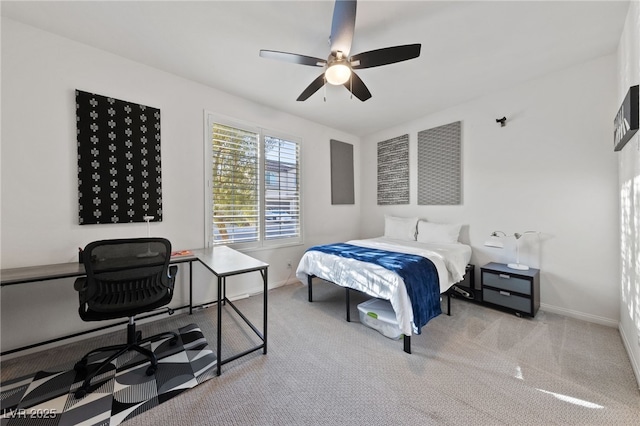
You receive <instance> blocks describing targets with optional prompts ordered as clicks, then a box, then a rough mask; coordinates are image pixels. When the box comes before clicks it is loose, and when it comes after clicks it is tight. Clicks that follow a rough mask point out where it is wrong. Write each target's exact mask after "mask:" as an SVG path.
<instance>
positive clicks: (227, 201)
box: [211, 123, 260, 244]
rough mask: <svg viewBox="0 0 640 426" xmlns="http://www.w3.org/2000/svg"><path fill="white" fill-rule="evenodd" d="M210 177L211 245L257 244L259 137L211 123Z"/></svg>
mask: <svg viewBox="0 0 640 426" xmlns="http://www.w3.org/2000/svg"><path fill="white" fill-rule="evenodd" d="M212 174H213V176H212V187H211V190H212V203H213V206H212V211H213V242H214V244H226V243H245V242H252V241H258V240H259V236H260V185H259V134H258V133H256V132H252V131H248V130H243V129H239V128H235V127H231V126H226V125H222V124H217V123H214V124H213V129H212Z"/></svg>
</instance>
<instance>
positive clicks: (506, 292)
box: [500, 291, 511, 296]
mask: <svg viewBox="0 0 640 426" xmlns="http://www.w3.org/2000/svg"><path fill="white" fill-rule="evenodd" d="M500 294H501V295H502V296H511V293H509V292H508V291H501V292H500Z"/></svg>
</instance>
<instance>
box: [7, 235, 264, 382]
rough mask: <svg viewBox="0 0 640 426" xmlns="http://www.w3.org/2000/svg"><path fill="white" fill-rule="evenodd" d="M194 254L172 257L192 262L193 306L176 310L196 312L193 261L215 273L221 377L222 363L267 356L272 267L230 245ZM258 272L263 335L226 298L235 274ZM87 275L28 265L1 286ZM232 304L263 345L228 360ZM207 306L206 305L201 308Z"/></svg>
mask: <svg viewBox="0 0 640 426" xmlns="http://www.w3.org/2000/svg"><path fill="white" fill-rule="evenodd" d="M190 251H191V252H192V253H193V254H192V255H181V256H175V257H172V258H171V262H170V263H171V264H177V263H189V305H186V306H180V307H177V308H173V309H183V308H189V314H191V313H192V312H193V308H194V305H193V262H195V261H198V262H200V263H201V264H202V265H203V266H204V267H205V268H207V269H208V270H209V271H211V272H212V273H213V274H214V275H215V276H216V277H217V279H218V296H217V300H216V301H215V302H211V303H210V304H213V303H216V304H217V306H218V324H217V332H218V335H217V337H216V339H217V345H216V348H217V356H218V358H217V359H218V371H217V374H218V375H220V372H221V366H222V364H226V363H227V362H230V361H233V360H235V359H237V358H240V357H242V356H244V355H247V354H249V353H251V352H254V351H256V350H258V349H262V350H263V353H264V354H266V353H267V289H268V288H267V270H268V268H269V264H268V263H264V262H261V261H259V260H257V259H254V258H252V257H250V256H247V255H246V254H243V253H240V252H238V251H236V250H234V249H232V248H229V247H226V246H220V247H215V248H207V249H197V250H190ZM255 271H258V272H260V274H261V275H262V281H263V285H264V287H263V291H264V296H263V297H264V307H263V310H264V311H263V321H264V322H263V331H262V333H261V332H260V331H259V330H258V329H257V328H256V327H255V326H254V325H253V324H251V322H250V321H249V320H248V319H247V318H246V317H245V316H244V315H243V314H242V312H240V310H239V309H238V308H237V307H236V306H235V305H234V304H233V303H232V302H231V301H230V300H229V299H227V296H226V278H227V277H229V276H232V275H239V274H245V273H249V272H255ZM84 275H85V270H84V265H83V264H81V263H77V262H72V263H59V264H54V265H37V266H28V267H24V268H12V269H2V270H0V286H2V287H4V286H8V285H18V284H27V283H32V282H38V281H47V280H54V279H60V278H78V277H82V276H84ZM227 303H228V304H229V306H231V307H232V308H233V309H234V310H235V311H236V312H237V313H238V315H240V317H241V318H242V319H243V320H244V321H245V322H246V323H247V325H249V327H251V329H252V330H253V331H254V332H255V333H256V335H257V336H258V337H260V339H261V340H262V344H260V345H257V346H255V347H253V348H251V349H249V350H247V351H244V352H242V353H240V354H237V355H234V356H232V357H230V358H227V359H225V360H222V359H221V356H222V310H221V308H222V305H223V304H227ZM200 306H203V305H200ZM154 315H158V314H157V313H156V314H149V315H147V316H143V317H139V318H148V317H150V316H154ZM120 324H126V322H122V323H118V324H113V325H108V326H104V327H99V328H94V329H91V330H87V331H83V332H80V333H74V334H71V335H67V336H63V337H58V338H55V339H51V340H47V341H45V342H40V343H36V344H33V345H28V346H24V347H21V348H17V349H11V350H9V351H5V352H2V353H1V354H0V355H5V354H10V353H14V352H19V351H22V350H25V349H31V348H34V347H37V346H42V345H46V344H49V343H54V342H58V341H61V340H65V339H69V338H72V337H77V336H80V335H83V334H87V333H91V332H94V331H98V330H103V329H106V328H109V327H113V326H117V325H120Z"/></svg>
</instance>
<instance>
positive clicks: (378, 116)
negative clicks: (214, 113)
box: [1, 0, 628, 136]
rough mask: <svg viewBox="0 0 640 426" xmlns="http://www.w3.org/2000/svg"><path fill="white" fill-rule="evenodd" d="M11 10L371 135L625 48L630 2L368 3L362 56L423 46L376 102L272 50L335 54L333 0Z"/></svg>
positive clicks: (369, 74) (378, 78)
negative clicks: (304, 95)
mask: <svg viewBox="0 0 640 426" xmlns="http://www.w3.org/2000/svg"><path fill="white" fill-rule="evenodd" d="M1 7H2V9H1V13H2V15H3V16H6V17H9V18H11V19H14V20H16V21H19V22H23V23H26V24H29V25H33V26H35V27H39V28H42V29H44V30H47V31H50V32H52V33H56V34H59V35H62V36H64V37H68V38H70V39H72V40H77V41H80V42H82V43H85V44H88V45H91V46H94V47H97V48H99V49H104V50H106V51H109V52H112V53H115V54H117V55H120V56H123V57H125V58H129V59H132V60H135V61H138V62H141V63H144V64H147V65H150V66H152V67H155V68H158V69H161V70H165V71H168V72H170V73H173V74H175V75H179V76H182V77H185V78H188V79H191V80H194V81H197V82H200V83H202V84H205V85H208V86H211V87H215V88H218V89H220V90H223V91H225V92H228V93H231V94H234V95H237V96H240V97H242V98H246V99H250V100H252V101H255V102H257V103H260V104H264V105H267V106H269V107H273V108H276V109H278V110H282V111H286V112H288V113H290V114H293V115H297V116H300V117H304V118H307V119H309V120H312V121H314V122H317V123H322V124H325V125H327V126H330V127H333V128H336V129H340V130H343V131H345V132H348V133H352V134H355V135H360V136H364V135H366V134H369V133H373V132H375V131H377V130H380V129H384V128H387V127H390V126H394V125H396V124H400V123H403V122H406V121H409V120H412V119H415V118H419V117H423V116H425V115H428V114H429V113H432V112H435V111H439V110H442V109H444V108H447V107H450V106H453V105H457V104H460V103H462V102H465V101H468V100H470V99H473V98H476V97H479V96H482V95H485V94H488V93H491V92H495V91H497V90H500V89H502V88H507V87H509V86H512V85H515V84H518V83H520V82H523V81H526V80H529V79H532V78H535V77H538V76H541V75H544V74H546V73H549V72H552V71H555V70H559V69H562V68H566V67H569V66H572V65H574V64H578V63H581V62H584V61H587V60H590V59H593V58H597V57H600V56H603V55H607V54H611V53H613V52H615V51H616V48H617V45H618V42H619V40H620V35H621V33H622V27H623V25H624V20H625V17H626V13H627V9H628V2H627V1H614V0H609V1H586V2H578V1H566V2H559V1H530V2H526V1H494V2H488V1H407V2H403V1H374V0H369V1H367V0H365V1H360V2H358V9H357V16H356V28H355V36H354V41H353V47H352V49H351V53H352V54H356V53H360V52H364V51H368V50H373V49H378V48H382V47H389V46H395V45H400V44H410V43H422V53H421V56H420V57H419V58H418V59H414V60H411V61H406V62H402V63H397V64H393V65H388V66H384V67H378V68H371V69H364V70H360V71H358V75H359V76H360V77H361V78H362V80H363V81H364V82H365V84H366V85H367V87H368V88H369V90H370V91H371V93H372V94H373V97H372V98H371V99H369V100H368V101H366V102H364V103H363V102H360V101H359V100H358V99H357V98H355V97H354V98H350V96H349V92H348V91H347V90H346V89H345V88H344V87H341V86H339V87H334V86H326V102H325V101H324V99H323V98H324V96H323V94H324V91H323V89H321V90H320V91H318V92H316V94H315V95H313V96H312V97H311V98H309V99H308V100H307V101H305V102H297V101H296V98H297V97H298V95H299V94H300V93H301V92H302V90H304V88H306V87H307V85H309V84H310V83H311V81H312V80H313V79H314V78H316V77H317V76H318V75H320V73H321V72H322V69H321V68H315V67H308V66H302V65H297V64H291V63H285V62H278V61H274V60H270V59H264V58H260V57H259V56H258V52H259V50H260V49H270V50H280V51H285V52H292V53H300V54H303V55H308V56H315V57H319V58H326V57H327V56H328V54H329V47H328V37H329V32H330V29H331V18H332V14H333V2H332V1H254V2H247V1H173V2H169V1H134V2H117V1H82V2H75V1H71V2H58V1H44V2H24V1H16V2H12V1H2V4H1Z"/></svg>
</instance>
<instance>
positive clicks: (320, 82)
mask: <svg viewBox="0 0 640 426" xmlns="http://www.w3.org/2000/svg"><path fill="white" fill-rule="evenodd" d="M322 86H324V73H322V74H320V76H319V77H318V78H316V79H315V80H313V81H312V82H311V84H310V85H308V86H307V88H306V89H304V91H303V92H302V93H301V94H300V96H298V99H296V101H306V100H307V99H309V97H310V96H311V95H313V94H314V93H316V92H317V91H318V89H320V88H321V87H322Z"/></svg>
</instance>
